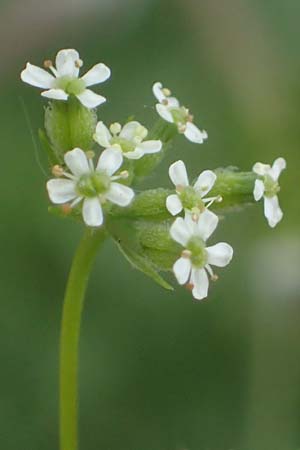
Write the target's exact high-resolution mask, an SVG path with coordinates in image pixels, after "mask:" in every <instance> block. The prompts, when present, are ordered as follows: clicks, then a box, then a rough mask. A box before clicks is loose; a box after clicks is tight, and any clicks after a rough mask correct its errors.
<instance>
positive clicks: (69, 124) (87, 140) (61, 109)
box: [45, 96, 97, 158]
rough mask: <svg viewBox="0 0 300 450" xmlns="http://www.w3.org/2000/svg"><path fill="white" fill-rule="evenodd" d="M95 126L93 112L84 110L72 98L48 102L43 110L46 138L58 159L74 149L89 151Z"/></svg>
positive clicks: (95, 121) (77, 101)
mask: <svg viewBox="0 0 300 450" xmlns="http://www.w3.org/2000/svg"><path fill="white" fill-rule="evenodd" d="M96 124H97V115H96V112H95V110H93V109H88V108H85V107H84V106H83V105H82V104H81V103H80V102H79V100H77V98H76V97H74V96H70V97H69V99H68V100H67V101H55V100H53V101H50V102H49V104H48V106H47V107H46V109H45V129H46V133H47V137H48V139H49V142H50V145H51V146H52V147H53V149H54V152H55V155H56V156H57V157H59V158H62V157H63V154H64V153H66V152H67V151H69V150H72V149H73V148H75V147H79V148H81V149H82V150H85V151H87V150H91V148H92V146H93V145H94V140H93V135H94V133H95V128H96Z"/></svg>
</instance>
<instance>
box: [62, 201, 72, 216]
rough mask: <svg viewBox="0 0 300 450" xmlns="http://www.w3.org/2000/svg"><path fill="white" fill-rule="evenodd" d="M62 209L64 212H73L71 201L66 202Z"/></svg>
mask: <svg viewBox="0 0 300 450" xmlns="http://www.w3.org/2000/svg"><path fill="white" fill-rule="evenodd" d="M61 210H62V212H63V213H64V214H66V215H68V214H70V213H71V211H72V208H71V205H70V204H69V203H65V204H64V205H62V206H61Z"/></svg>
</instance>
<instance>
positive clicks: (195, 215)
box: [192, 212, 199, 222]
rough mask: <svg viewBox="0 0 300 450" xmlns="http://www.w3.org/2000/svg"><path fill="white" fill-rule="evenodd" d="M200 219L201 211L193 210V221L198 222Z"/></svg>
mask: <svg viewBox="0 0 300 450" xmlns="http://www.w3.org/2000/svg"><path fill="white" fill-rule="evenodd" d="M198 220H199V213H196V212H193V214H192V221H193V222H198Z"/></svg>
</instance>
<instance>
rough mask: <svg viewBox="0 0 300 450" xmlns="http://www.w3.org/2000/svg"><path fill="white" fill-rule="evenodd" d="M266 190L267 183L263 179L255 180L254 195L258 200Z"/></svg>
mask: <svg viewBox="0 0 300 450" xmlns="http://www.w3.org/2000/svg"><path fill="white" fill-rule="evenodd" d="M264 192H265V185H264V183H263V181H262V180H255V184H254V191H253V196H254V200H255V201H256V202H258V200H260V199H261V198H262V196H263V195H264Z"/></svg>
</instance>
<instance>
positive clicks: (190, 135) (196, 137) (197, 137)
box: [184, 122, 207, 144]
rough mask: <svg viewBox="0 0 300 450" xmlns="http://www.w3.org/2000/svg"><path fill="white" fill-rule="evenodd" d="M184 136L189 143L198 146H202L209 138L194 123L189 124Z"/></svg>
mask: <svg viewBox="0 0 300 450" xmlns="http://www.w3.org/2000/svg"><path fill="white" fill-rule="evenodd" d="M184 135H185V137H186V138H187V139H188V140H189V141H191V142H195V143H196V144H202V143H203V141H204V140H205V139H206V138H207V133H206V131H201V130H199V128H198V127H196V125H195V124H193V123H192V122H187V124H186V129H185V132H184Z"/></svg>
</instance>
